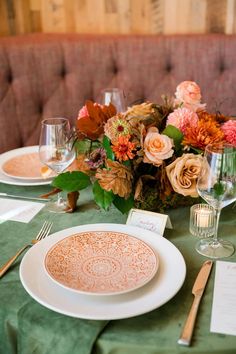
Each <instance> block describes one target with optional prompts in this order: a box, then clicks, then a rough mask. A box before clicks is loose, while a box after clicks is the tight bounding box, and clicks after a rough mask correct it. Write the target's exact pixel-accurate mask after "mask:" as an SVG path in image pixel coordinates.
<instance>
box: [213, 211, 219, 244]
mask: <svg viewBox="0 0 236 354" xmlns="http://www.w3.org/2000/svg"><path fill="white" fill-rule="evenodd" d="M220 213H221V209H215V232H214V237H213V242H214V243H215V244H217V243H218V227H219V220H220Z"/></svg>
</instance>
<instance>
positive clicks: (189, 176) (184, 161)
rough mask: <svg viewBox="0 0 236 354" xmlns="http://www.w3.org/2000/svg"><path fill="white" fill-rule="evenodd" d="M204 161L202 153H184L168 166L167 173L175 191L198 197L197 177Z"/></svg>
mask: <svg viewBox="0 0 236 354" xmlns="http://www.w3.org/2000/svg"><path fill="white" fill-rule="evenodd" d="M202 163H203V157H202V156H201V155H194V154H184V155H182V156H181V157H178V158H177V159H176V160H175V161H174V162H172V163H171V164H170V165H168V166H167V167H166V173H167V176H168V178H169V181H170V183H171V185H172V188H173V189H174V191H175V192H177V193H179V194H182V195H184V196H190V197H197V196H198V192H197V188H196V184H197V178H198V176H199V174H200V171H201V167H202Z"/></svg>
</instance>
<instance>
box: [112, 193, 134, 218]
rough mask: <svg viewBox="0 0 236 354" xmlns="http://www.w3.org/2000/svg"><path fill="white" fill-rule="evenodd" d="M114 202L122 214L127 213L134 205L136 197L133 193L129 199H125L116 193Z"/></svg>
mask: <svg viewBox="0 0 236 354" xmlns="http://www.w3.org/2000/svg"><path fill="white" fill-rule="evenodd" d="M113 204H114V205H115V207H116V208H117V209H118V210H120V211H121V213H122V214H125V213H128V212H129V211H130V209H131V208H132V207H133V206H134V197H133V196H132V195H131V196H130V197H129V198H128V199H124V198H121V197H119V196H118V195H116V196H115V199H114V200H113Z"/></svg>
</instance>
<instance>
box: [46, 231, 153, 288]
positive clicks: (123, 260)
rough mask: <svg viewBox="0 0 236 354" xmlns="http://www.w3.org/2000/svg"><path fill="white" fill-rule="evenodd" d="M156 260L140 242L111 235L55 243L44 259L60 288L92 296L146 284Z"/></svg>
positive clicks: (99, 233)
mask: <svg viewBox="0 0 236 354" xmlns="http://www.w3.org/2000/svg"><path fill="white" fill-rule="evenodd" d="M158 264H159V261H158V257H157V256H156V254H155V253H154V251H153V250H152V249H151V248H150V247H149V246H148V245H147V244H146V243H145V242H143V241H141V240H139V239H138V238H136V237H134V236H130V235H127V234H125V233H120V232H114V231H89V232H82V233H78V234H74V235H71V236H69V237H66V238H64V239H63V240H61V241H59V242H57V243H56V244H55V245H53V247H51V248H50V249H49V251H48V252H47V254H46V256H45V260H44V265H45V269H46V272H47V273H48V275H49V276H50V277H51V279H53V280H54V281H56V282H57V283H59V284H60V285H62V286H64V287H66V288H69V289H70V290H75V291H77V292H81V293H86V294H93V295H112V294H121V293H125V292H128V291H131V290H134V289H137V288H139V287H141V286H143V285H145V284H146V283H147V282H149V281H150V280H151V279H152V278H153V277H154V275H155V274H156V272H157V269H158Z"/></svg>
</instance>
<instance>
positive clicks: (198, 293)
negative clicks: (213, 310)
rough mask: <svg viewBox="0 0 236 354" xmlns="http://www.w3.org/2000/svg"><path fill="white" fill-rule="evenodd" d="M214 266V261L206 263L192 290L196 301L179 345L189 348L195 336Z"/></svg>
mask: <svg viewBox="0 0 236 354" xmlns="http://www.w3.org/2000/svg"><path fill="white" fill-rule="evenodd" d="M212 265H213V262H212V261H206V262H204V263H203V265H202V267H201V269H200V271H199V273H198V275H197V278H196V280H195V282H194V285H193V288H192V294H193V295H194V300H193V303H192V306H191V309H190V311H189V314H188V317H187V320H186V322H185V325H184V328H183V330H182V333H181V335H180V338H179V340H178V344H181V345H186V346H189V345H190V344H191V339H192V335H193V329H194V325H195V321H196V318H197V312H198V308H199V305H200V302H201V298H202V295H203V293H204V290H205V287H206V284H207V280H208V278H209V275H210V273H211V268H212Z"/></svg>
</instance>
